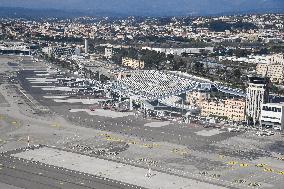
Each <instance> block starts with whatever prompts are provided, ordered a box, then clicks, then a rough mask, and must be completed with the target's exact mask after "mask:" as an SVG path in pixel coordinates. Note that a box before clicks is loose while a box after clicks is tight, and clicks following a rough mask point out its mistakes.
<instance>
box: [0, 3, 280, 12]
mask: <svg viewBox="0 0 284 189" xmlns="http://www.w3.org/2000/svg"><path fill="white" fill-rule="evenodd" d="M0 10H2V11H0V16H3V15H5V14H4V13H3V11H4V12H5V13H8V15H11V14H12V15H14V16H16V15H17V16H21V15H25V16H34V15H46V16H48V15H53V16H57V15H59V16H68V15H69V16H75V15H76V16H78V15H81V16H84V15H86V16H188V15H218V14H231V13H274V12H276V13H284V0H1V2H0ZM25 10H26V11H25ZM43 10H45V12H42V11H43ZM9 11H11V12H9Z"/></svg>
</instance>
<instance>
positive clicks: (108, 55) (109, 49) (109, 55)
mask: <svg viewBox="0 0 284 189" xmlns="http://www.w3.org/2000/svg"><path fill="white" fill-rule="evenodd" d="M105 57H106V58H107V59H111V58H112V47H106V48H105Z"/></svg>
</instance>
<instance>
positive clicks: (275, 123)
mask: <svg viewBox="0 0 284 189" xmlns="http://www.w3.org/2000/svg"><path fill="white" fill-rule="evenodd" d="M260 123H261V125H262V126H272V127H278V128H280V129H281V130H282V131H283V129H284V103H267V104H262V107H261V116H260Z"/></svg>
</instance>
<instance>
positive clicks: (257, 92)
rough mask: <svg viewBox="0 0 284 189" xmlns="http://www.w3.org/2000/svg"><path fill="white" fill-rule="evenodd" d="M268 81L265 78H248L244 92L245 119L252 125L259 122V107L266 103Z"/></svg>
mask: <svg viewBox="0 0 284 189" xmlns="http://www.w3.org/2000/svg"><path fill="white" fill-rule="evenodd" d="M268 83H269V80H268V79H267V78H265V77H251V76H250V77H249V81H248V87H247V91H246V119H247V120H248V121H252V122H253V123H254V125H256V124H257V123H258V122H259V118H260V112H261V106H262V104H264V103H267V102H268V98H269V92H268Z"/></svg>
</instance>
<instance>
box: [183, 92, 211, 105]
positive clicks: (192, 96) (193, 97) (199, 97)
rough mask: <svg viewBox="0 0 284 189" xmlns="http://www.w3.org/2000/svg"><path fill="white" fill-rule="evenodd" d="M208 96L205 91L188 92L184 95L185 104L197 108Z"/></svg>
mask: <svg viewBox="0 0 284 189" xmlns="http://www.w3.org/2000/svg"><path fill="white" fill-rule="evenodd" d="M209 98H210V94H209V93H208V92H206V91H190V92H187V93H186V102H187V103H188V104H191V105H197V106H199V105H200V104H201V103H202V102H203V101H205V100H208V99H209Z"/></svg>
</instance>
